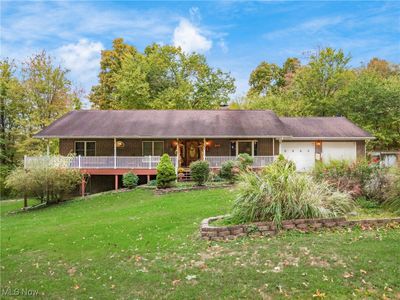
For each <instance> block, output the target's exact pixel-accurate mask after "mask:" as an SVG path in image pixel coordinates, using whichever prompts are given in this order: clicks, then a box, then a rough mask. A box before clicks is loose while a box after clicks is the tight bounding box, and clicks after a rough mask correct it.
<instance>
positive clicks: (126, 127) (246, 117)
mask: <svg viewBox="0 0 400 300" xmlns="http://www.w3.org/2000/svg"><path fill="white" fill-rule="evenodd" d="M35 137H37V138H74V137H91V138H95V137H98V138H110V137H119V138H124V137H125V138H141V137H142V138H146V137H165V138H167V137H168V138H175V137H176V138H185V137H214V138H215V137H237V138H239V137H288V138H289V137H333V138H337V137H346V138H349V137H358V138H363V137H365V138H369V137H371V135H370V134H369V133H367V132H365V131H364V130H362V129H361V128H359V127H357V126H356V125H354V124H353V123H351V122H350V121H348V120H347V119H346V118H341V117H334V118H314V117H312V118H279V117H278V116H277V115H275V113H274V112H272V111H270V110H77V111H72V112H70V113H68V114H66V115H65V116H63V117H61V118H60V119H58V120H56V121H55V122H53V123H52V124H50V125H49V126H48V127H47V128H45V129H43V130H42V131H41V132H39V133H38V134H36V135H35Z"/></svg>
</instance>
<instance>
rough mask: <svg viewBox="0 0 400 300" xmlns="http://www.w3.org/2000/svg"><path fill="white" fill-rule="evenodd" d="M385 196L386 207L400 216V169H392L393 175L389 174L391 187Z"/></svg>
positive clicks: (389, 186)
mask: <svg viewBox="0 0 400 300" xmlns="http://www.w3.org/2000/svg"><path fill="white" fill-rule="evenodd" d="M384 195H385V199H386V200H385V202H384V203H383V205H384V207H385V208H387V209H388V210H390V211H393V212H394V213H396V214H400V168H394V169H392V173H390V174H389V185H388V188H387V190H386V191H385V193H384Z"/></svg>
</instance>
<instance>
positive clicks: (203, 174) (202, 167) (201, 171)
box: [190, 160, 210, 185]
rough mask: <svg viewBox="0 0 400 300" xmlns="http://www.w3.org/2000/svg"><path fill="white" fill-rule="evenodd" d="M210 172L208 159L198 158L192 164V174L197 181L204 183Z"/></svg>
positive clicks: (200, 183)
mask: <svg viewBox="0 0 400 300" xmlns="http://www.w3.org/2000/svg"><path fill="white" fill-rule="evenodd" d="M209 174H210V167H209V164H208V161H205V160H198V161H195V162H192V163H191V164H190V176H191V177H192V179H193V180H194V181H195V182H196V183H197V185H203V184H204V183H205V182H206V181H207V180H208V176H209Z"/></svg>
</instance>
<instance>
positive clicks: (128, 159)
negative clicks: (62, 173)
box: [24, 156, 176, 169]
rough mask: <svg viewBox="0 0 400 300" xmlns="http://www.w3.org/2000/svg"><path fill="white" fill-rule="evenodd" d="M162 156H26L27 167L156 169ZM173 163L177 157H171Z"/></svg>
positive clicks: (25, 163)
mask: <svg viewBox="0 0 400 300" xmlns="http://www.w3.org/2000/svg"><path fill="white" fill-rule="evenodd" d="M159 162H160V156H34V157H28V156H25V159H24V167H25V169H29V168H33V167H35V166H42V167H43V166H48V167H63V168H76V169H155V168H157V165H158V163H159ZM171 162H172V164H173V165H175V164H176V157H175V156H172V157H171Z"/></svg>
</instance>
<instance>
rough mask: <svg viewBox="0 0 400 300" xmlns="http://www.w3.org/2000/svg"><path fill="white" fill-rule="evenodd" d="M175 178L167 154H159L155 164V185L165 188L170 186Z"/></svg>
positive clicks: (173, 169) (172, 166)
mask: <svg viewBox="0 0 400 300" xmlns="http://www.w3.org/2000/svg"><path fill="white" fill-rule="evenodd" d="M175 180H176V174H175V168H174V165H173V164H172V162H171V159H170V157H169V155H168V154H166V153H165V154H163V156H161V160H160V163H159V164H158V165H157V187H158V188H161V189H165V188H168V187H171V186H172V185H173V182H174V181H175Z"/></svg>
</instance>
